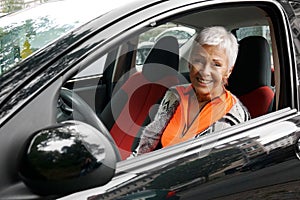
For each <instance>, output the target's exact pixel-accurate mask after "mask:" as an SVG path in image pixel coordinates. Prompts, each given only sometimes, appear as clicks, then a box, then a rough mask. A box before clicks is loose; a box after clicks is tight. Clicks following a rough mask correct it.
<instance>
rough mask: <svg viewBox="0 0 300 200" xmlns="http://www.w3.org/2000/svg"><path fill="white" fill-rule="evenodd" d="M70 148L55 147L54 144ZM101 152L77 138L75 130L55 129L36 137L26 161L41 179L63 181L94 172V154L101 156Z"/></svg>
mask: <svg viewBox="0 0 300 200" xmlns="http://www.w3.org/2000/svg"><path fill="white" fill-rule="evenodd" d="M61 141H63V142H65V143H68V144H70V145H65V146H63V147H57V143H59V142H61ZM103 152H104V149H103V148H101V147H100V146H99V145H97V144H90V143H88V142H87V141H86V140H85V138H84V137H81V136H80V137H79V134H78V132H77V131H76V129H70V128H65V127H61V128H55V129H52V130H45V131H44V132H43V133H41V134H39V135H38V136H37V137H36V138H35V140H34V143H33V144H32V148H31V152H30V154H29V156H28V157H29V159H30V160H31V163H32V165H33V166H35V169H36V170H37V171H38V173H37V174H40V175H41V176H42V177H43V178H47V179H51V180H54V179H65V178H71V177H78V176H80V175H84V174H86V173H88V172H89V171H92V170H94V169H96V168H97V167H98V166H100V165H101V162H100V161H99V160H97V157H95V153H98V154H99V153H100V154H101V153H103Z"/></svg>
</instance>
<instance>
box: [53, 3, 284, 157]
mask: <svg viewBox="0 0 300 200" xmlns="http://www.w3.org/2000/svg"><path fill="white" fill-rule="evenodd" d="M228 13H231V15H230V16H232V15H234V16H235V19H233V18H234V17H233V18H232V17H231V18H230V19H229V18H227V17H226V16H227V15H226V14H228ZM244 13H248V14H247V16H245V14H244ZM273 14H274V13H272V12H271V11H267V10H264V9H263V7H260V6H255V5H253V6H243V5H240V6H236V7H234V8H232V7H231V8H228V7H226V6H224V7H222V8H210V9H207V10H205V11H202V10H201V11H193V12H188V13H184V14H182V15H181V16H180V17H174V16H172V18H170V20H169V21H168V20H166V19H164V20H162V21H163V22H161V23H157V24H156V25H154V26H153V27H146V28H145V29H140V30H138V31H137V32H136V33H135V34H131V35H130V36H128V37H127V39H126V40H122V42H118V43H116V44H115V46H114V47H112V48H111V50H110V51H108V52H105V54H104V55H103V54H102V55H101V56H99V57H98V58H95V57H93V61H91V62H89V65H87V66H83V67H82V69H83V70H82V71H80V72H78V73H77V74H76V75H75V76H73V77H72V78H71V79H70V80H68V81H67V82H66V83H65V85H64V87H65V88H67V89H69V90H71V91H72V92H74V93H76V95H78V96H79V97H80V98H82V99H83V100H84V101H85V102H86V103H87V104H88V105H89V106H90V107H91V108H92V110H93V111H94V112H95V113H96V115H97V117H98V118H99V119H100V120H101V122H103V124H104V125H105V127H106V128H107V129H108V131H109V132H110V134H111V136H112V138H113V139H114V141H115V143H116V145H117V147H118V150H119V151H120V153H121V157H122V159H126V158H127V157H128V156H130V154H131V152H132V151H134V149H135V148H136V146H137V145H138V143H139V139H140V137H141V134H142V132H143V130H144V129H145V127H146V126H147V125H148V124H149V123H150V122H151V121H153V119H154V117H155V114H156V113H157V111H158V107H159V105H160V103H161V100H162V98H163V97H164V94H165V93H166V91H167V90H168V89H170V88H171V87H173V86H176V85H180V84H190V83H191V82H190V76H189V63H190V60H189V59H190V57H189V56H190V51H191V49H192V45H193V41H194V40H195V36H196V34H197V32H199V31H201V30H202V29H203V28H205V27H209V26H214V25H222V26H224V27H225V28H226V29H227V30H228V31H230V32H232V33H233V34H234V35H235V37H236V38H237V40H238V42H239V46H240V49H242V50H241V52H242V53H243V55H242V56H238V62H236V66H235V67H234V69H233V73H232V75H231V77H232V80H229V84H228V86H227V89H228V90H229V91H231V92H232V93H233V94H234V95H235V96H236V97H237V98H238V99H239V100H240V101H241V102H242V103H243V104H244V106H245V107H246V108H247V109H248V111H249V113H250V115H251V117H252V119H255V118H257V117H261V116H264V115H266V114H268V113H272V112H275V111H277V110H280V109H282V108H284V107H285V106H284V103H282V102H280V101H282V100H281V99H280V98H279V91H280V88H281V85H280V84H281V82H280V78H281V77H280V75H279V73H278V71H279V70H280V63H281V62H282V61H281V60H280V59H281V58H280V56H279V53H280V52H279V50H278V48H277V45H278V43H280V40H278V39H277V36H278V33H276V31H278V24H277V25H276V26H275V25H274V24H273V21H274V19H273V18H272V16H273ZM199 19H200V20H199ZM204 19H205V20H204ZM207 19H209V20H207ZM226 20H227V21H226ZM235 20H236V21H235ZM166 21H167V22H166ZM183 30H184V33H183V32H182V31H183ZM169 38H173V39H174V41H176V43H177V47H176V48H177V50H174V49H170V48H171V46H172V44H171V43H170V42H169V41H167V42H166V43H162V44H158V43H159V42H160V40H161V39H163V40H164V39H166V40H168V39H169ZM248 38H250V42H249V41H247V40H248ZM252 39H253V42H252ZM244 41H245V42H244ZM244 43H246V44H244ZM256 43H258V46H252V44H255V45H256ZM170 44H171V45H170ZM157 45H158V46H159V45H162V46H159V47H157ZM155 48H163V49H164V50H165V51H167V52H168V53H167V54H161V53H158V54H157V52H156V54H155V52H154V51H155V50H154V49H155ZM249 49H250V51H249ZM149 52H154V53H153V55H152V54H151V53H150V54H149ZM278 52H279V53H278ZM170 54H172V55H170ZM168 56H170V57H168ZM176 59H178V61H177V62H173V61H174V60H176ZM153 64H155V65H154V66H152V65H153ZM159 65H160V66H159ZM149 66H152V68H151V67H149ZM159 67H162V68H159ZM164 67H165V68H164ZM175 74H176V75H175ZM175 76H176V78H174V77H175ZM262 77H264V78H262ZM173 78H174V79H173ZM170 80H171V81H170ZM255 81H256V82H255ZM250 82H254V83H250ZM265 91H267V98H266V99H264V98H263V96H264V94H265V93H264V92H265ZM257 92H258V93H257ZM153 94H155V95H153ZM261 94H262V96H261V97H260V96H259V95H261ZM151 95H153V96H151ZM156 95H158V96H156ZM63 102H64V100H62V101H61V102H60V111H59V112H58V116H60V121H63V120H65V119H72V118H74V117H76V116H77V117H78V118H77V119H79V120H81V121H85V120H86V119H84V118H85V117H84V116H82V115H74V114H72V112H73V110H72V109H69V108H67V106H65V105H64V103H63ZM262 106H263V107H262ZM231 128H232V129H234V127H231ZM212 133H213V132H212Z"/></svg>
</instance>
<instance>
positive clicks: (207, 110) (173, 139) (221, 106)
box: [161, 85, 236, 147]
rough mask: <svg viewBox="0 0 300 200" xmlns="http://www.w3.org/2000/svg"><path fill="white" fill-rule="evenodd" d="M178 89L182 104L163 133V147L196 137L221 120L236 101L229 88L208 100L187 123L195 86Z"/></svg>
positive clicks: (178, 87)
mask: <svg viewBox="0 0 300 200" xmlns="http://www.w3.org/2000/svg"><path fill="white" fill-rule="evenodd" d="M176 90H177V92H178V94H179V96H180V104H179V105H178V107H177V108H176V110H175V113H174V114H173V116H172V118H171V119H170V121H169V123H168V125H167V127H166V128H165V130H164V132H163V134H162V137H161V144H162V146H163V147H166V146H169V145H174V144H177V143H180V142H183V141H186V140H188V139H191V138H193V137H195V136H196V135H197V134H199V133H201V132H202V131H204V130H205V129H207V128H208V127H209V126H211V125H212V124H213V123H214V122H216V121H218V120H220V119H221V118H222V117H223V116H224V115H225V114H226V113H228V112H229V111H230V109H231V108H232V106H233V105H234V104H235V103H236V98H235V97H234V96H233V95H232V94H231V93H230V92H229V91H228V90H225V93H223V94H222V95H221V96H220V97H218V98H215V99H213V100H211V101H210V102H208V103H207V104H206V105H205V106H204V107H203V108H202V109H201V110H200V112H199V113H198V114H197V116H196V117H195V119H194V120H193V121H192V122H191V124H187V120H188V108H189V106H190V105H189V103H190V97H191V94H192V92H193V87H192V86H191V85H189V86H188V87H187V86H177V87H176Z"/></svg>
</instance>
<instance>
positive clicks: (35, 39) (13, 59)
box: [0, 17, 73, 73]
mask: <svg viewBox="0 0 300 200" xmlns="http://www.w3.org/2000/svg"><path fill="white" fill-rule="evenodd" d="M56 23H57V22H55V21H53V20H50V19H48V18H47V17H41V18H37V19H29V20H26V21H23V22H18V23H16V24H10V25H9V26H6V27H2V28H1V29H0V70H1V71H0V73H3V72H5V71H7V70H9V69H10V68H11V67H13V66H14V65H15V63H17V62H18V61H20V60H21V59H22V58H21V56H20V51H21V49H22V48H24V47H23V46H24V44H25V42H26V41H27V42H28V43H29V44H30V46H31V50H32V52H34V51H36V50H37V49H39V48H41V47H42V46H44V45H45V44H47V43H49V42H51V41H53V40H54V39H56V38H58V37H59V36H60V35H62V34H63V33H66V32H67V31H69V30H70V29H71V28H73V26H72V25H62V26H59V25H57V24H56Z"/></svg>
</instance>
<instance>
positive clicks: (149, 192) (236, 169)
mask: <svg viewBox="0 0 300 200" xmlns="http://www.w3.org/2000/svg"><path fill="white" fill-rule="evenodd" d="M204 5H205V7H202V6H203V4H201V3H199V4H196V3H195V4H193V5H189V6H187V7H181V8H180V9H178V12H179V13H180V14H181V15H180V17H182V16H185V15H184V14H183V13H185V12H186V13H185V14H186V16H187V17H186V18H185V17H182V18H180V17H178V18H176V17H175V16H173V15H172V14H169V15H168V12H166V13H165V14H164V15H159V16H156V17H155V23H154V22H153V21H154V19H151V20H149V23H150V22H151V23H152V24H158V25H161V24H160V20H162V21H164V22H165V21H166V19H168V17H166V16H172V17H171V18H170V20H171V21H172V22H174V21H175V22H178V21H180V22H185V23H188V22H187V21H188V20H191V16H192V15H197V14H199V13H200V16H201V17H202V19H206V20H205V22H207V23H212V24H214V20H216V21H217V22H218V23H221V19H223V18H222V17H224V18H225V16H226V15H229V13H230V14H231V15H234V14H233V13H235V14H236V16H235V17H236V19H237V18H238V17H237V16H239V15H241V16H242V13H247V15H249V13H250V11H252V12H253V11H254V10H255V9H258V10H260V11H259V12H258V13H260V12H261V11H263V12H266V13H265V15H263V16H268V17H267V18H264V17H262V18H260V17H259V20H261V21H256V22H255V23H253V24H252V26H253V27H254V26H256V25H257V23H262V24H264V22H266V21H268V22H270V21H271V23H269V24H268V23H267V24H268V27H270V28H271V29H272V30H271V32H270V33H268V34H270V37H269V38H267V39H270V40H271V44H270V46H271V48H272V49H271V51H272V52H271V53H272V57H273V58H272V63H273V64H274V65H275V66H274V68H275V69H274V70H275V71H276V72H274V73H275V74H276V75H275V74H274V79H275V80H274V84H275V87H276V88H275V91H276V97H275V100H274V109H273V110H272V111H271V112H270V113H268V114H264V115H262V116H260V117H257V118H254V119H252V120H250V121H249V122H246V123H243V124H240V125H237V126H234V127H232V128H231V129H228V130H224V131H221V132H218V133H215V135H210V136H207V137H203V138H198V139H197V140H193V141H188V142H186V143H182V144H178V145H176V146H174V147H169V148H166V149H160V150H157V151H155V152H151V153H149V154H147V155H142V156H140V157H137V158H132V159H128V160H124V161H121V162H120V163H118V165H117V171H116V176H115V177H114V179H113V180H112V183H111V184H108V185H107V186H105V187H100V188H98V189H99V190H98V189H93V190H92V191H89V192H92V193H93V194H94V195H91V196H90V198H91V199H114V198H116V199H118V198H119V199H135V198H141V197H144V198H146V199H167V198H180V199H198V198H199V196H201V197H203V198H204V199H211V198H218V197H222V198H224V196H228V198H230V197H235V196H234V195H236V194H238V193H240V192H244V193H243V194H245V195H255V193H256V192H257V191H259V192H261V193H258V194H257V198H262V196H263V195H271V194H272V193H273V192H274V191H276V190H277V189H278V187H281V186H285V185H290V186H291V187H294V186H295V184H296V183H297V180H298V179H299V176H298V175H297V173H296V169H297V167H298V166H299V164H298V160H297V157H296V153H295V148H296V147H295V146H294V144H295V143H297V141H298V137H299V133H298V131H297V126H298V125H297V119H298V114H297V109H298V103H297V101H298V100H296V99H295V95H297V93H298V92H297V90H296V89H295V88H294V84H295V78H296V76H295V74H293V73H292V71H293V70H294V69H295V57H294V54H293V53H291V52H294V50H293V45H292V43H291V42H292V40H291V38H290V37H289V22H287V19H286V18H285V14H284V12H285V11H284V10H283V9H282V7H281V6H280V5H279V4H277V3H276V2H273V3H271V4H270V2H264V1H260V2H258V3H257V4H256V3H253V2H252V3H249V2H247V4H243V3H241V2H237V1H228V2H225V3H222V4H214V3H213V2H211V4H210V3H205V4H204ZM233 5H234V6H235V8H236V9H237V10H235V9H229V10H228V7H231V6H233ZM162 7H163V6H162ZM197 8H198V9H199V10H197ZM248 9H249V10H248ZM252 9H254V10H252ZM195 10H197V11H195ZM225 10H228V11H227V12H226V11H225ZM192 11H193V12H192ZM209 11H211V13H210V12H209ZM218 11H219V12H218ZM172 13H175V11H174V10H173V11H172ZM202 13H203V16H202V15H201V14H202ZM258 13H257V14H258ZM275 13H277V14H279V13H281V14H282V15H281V14H279V15H280V16H281V18H280V20H279V21H277V20H275V18H273V17H274V16H275V15H277V14H275ZM209 14H211V15H209ZM213 14H214V16H215V18H214V17H212V16H213ZM258 15H259V14H258ZM216 16H218V17H216ZM277 16H278V15H277ZM201 17H198V19H200V18H201ZM205 17H206V18H205ZM209 17H210V18H212V22H211V21H209V20H208V19H210V18H209ZM252 17H253V19H252V20H254V18H255V17H258V16H256V14H254V15H253V16H252ZM250 18H251V17H250ZM218 20H219V21H218ZM223 20H224V19H223ZM244 20H245V19H244ZM248 20H249V18H248ZM256 20H258V19H256ZM208 21H209V22H208ZM250 21H251V20H250ZM254 21H255V20H254ZM200 23H202V24H200V25H199V27H198V28H199V29H201V26H208V24H206V23H204V22H203V21H201V22H200ZM223 23H225V22H224V21H223ZM235 23H237V24H239V23H242V22H241V21H239V22H238V21H236V22H235ZM212 24H211V25H212ZM245 24H247V25H250V26H251V23H246V22H245ZM227 25H228V28H232V27H230V26H229V24H227ZM230 25H233V24H230ZM154 26H155V25H154ZM233 26H234V25H233ZM237 26H239V27H242V26H241V25H237ZM280 27H281V28H280ZM235 28H236V27H235ZM232 30H234V28H232ZM282 34H284V37H282V38H279V35H282ZM268 36H269V35H268ZM283 49H286V50H288V51H290V54H286V51H284V50H283ZM185 59H188V58H185ZM283 66H289V67H284V68H283ZM270 68H271V66H270ZM184 72H185V71H184V70H183V71H182V73H183V74H184ZM288 74H290V75H291V74H293V75H291V76H289V75H288ZM286 79H288V80H289V81H288V82H284V81H280V80H286ZM283 90H284V91H283ZM282 95H283V96H282ZM281 170H283V171H286V172H287V171H288V170H290V173H285V174H283V173H282V174H281V173H280V174H281V175H279V176H280V177H281V178H279V177H278V178H276V177H274V176H272V175H270V173H271V172H274V173H275V172H276V173H277V172H278V173H279V171H281ZM270 171H271V172H270ZM282 177H284V178H282ZM275 179H276V181H275ZM247 181H249V183H246V182H247ZM252 183H253V184H252ZM266 188H268V189H269V191H267V189H266ZM293 191H295V190H293ZM97 192H99V194H98V195H97ZM82 194H83V195H84V194H86V193H82ZM230 195H233V196H230ZM260 195H261V196H260ZM279 195H284V192H283V193H282V194H279ZM293 195H296V194H295V193H293ZM71 197H72V196H70V198H71Z"/></svg>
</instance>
